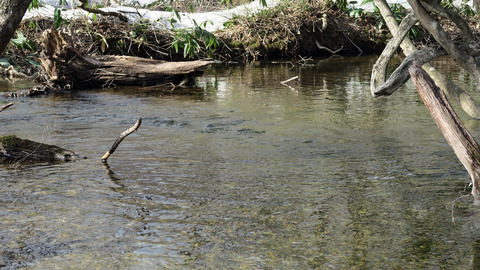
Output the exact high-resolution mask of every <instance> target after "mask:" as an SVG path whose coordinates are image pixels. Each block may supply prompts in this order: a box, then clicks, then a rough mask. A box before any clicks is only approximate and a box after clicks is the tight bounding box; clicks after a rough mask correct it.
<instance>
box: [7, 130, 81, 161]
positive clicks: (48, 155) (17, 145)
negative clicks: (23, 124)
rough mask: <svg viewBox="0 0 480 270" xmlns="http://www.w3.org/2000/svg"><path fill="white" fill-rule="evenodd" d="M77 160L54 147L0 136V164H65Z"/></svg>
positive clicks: (72, 155)
mask: <svg viewBox="0 0 480 270" xmlns="http://www.w3.org/2000/svg"><path fill="white" fill-rule="evenodd" d="M77 159H79V156H78V155H77V154H76V153H74V152H72V151H69V150H66V149H63V148H61V147H58V146H55V145H49V144H44V143H38V142H34V141H30V140H24V139H20V138H18V137H16V136H14V135H9V136H0V164H13V163H22V164H24V163H35V162H65V161H73V160H77Z"/></svg>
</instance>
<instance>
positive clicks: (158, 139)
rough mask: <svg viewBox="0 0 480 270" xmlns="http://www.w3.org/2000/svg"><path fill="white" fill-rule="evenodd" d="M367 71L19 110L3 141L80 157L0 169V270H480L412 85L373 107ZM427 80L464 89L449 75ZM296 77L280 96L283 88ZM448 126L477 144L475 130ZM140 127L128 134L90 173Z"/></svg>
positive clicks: (473, 230) (214, 76) (454, 175)
mask: <svg viewBox="0 0 480 270" xmlns="http://www.w3.org/2000/svg"><path fill="white" fill-rule="evenodd" d="M374 60H375V58H374V57H356V58H332V59H328V60H315V61H311V62H309V63H306V64H303V65H300V64H296V65H292V64H291V63H288V62H285V63H269V64H255V65H251V66H240V65H239V66H229V67H225V66H212V67H210V68H209V69H208V70H207V71H206V72H205V74H204V76H202V77H200V78H198V79H197V85H198V90H199V91H200V93H199V94H198V95H194V96H190V95H189V96H185V95H183V96H175V95H162V94H159V93H158V92H155V91H150V90H145V89H143V90H141V89H134V88H123V89H116V90H97V91H80V92H74V93H69V94H62V95H49V96H45V97H38V98H17V99H14V100H13V101H14V102H15V105H14V106H13V107H10V108H8V109H7V110H5V111H3V112H1V113H0V134H3V135H5V134H16V135H17V136H19V137H22V138H27V139H31V140H35V141H40V142H44V143H49V144H55V145H58V146H62V147H65V148H67V149H70V150H74V151H76V152H78V153H79V154H80V155H82V156H85V157H87V159H83V160H80V161H77V162H72V163H64V164H55V165H51V164H40V165H36V166H27V167H17V166H3V167H0V215H1V219H0V263H3V265H5V268H6V269H16V268H25V269H162V268H164V269H315V268H318V269H425V268H427V269H430V268H433V269H466V268H471V269H474V268H478V267H480V230H479V229H480V211H479V210H478V209H476V208H474V207H473V206H472V198H471V197H470V198H464V199H458V198H459V197H460V196H461V194H468V193H469V191H468V190H465V188H466V184H468V175H467V173H466V171H465V169H464V168H463V167H462V165H461V164H460V162H459V161H458V160H457V158H456V157H455V155H454V153H453V151H452V150H451V148H450V147H449V146H448V145H447V144H446V142H445V140H444V139H443V137H442V135H441V133H440V131H439V130H438V128H437V127H436V125H435V123H434V122H433V120H432V119H431V117H430V115H429V113H428V111H427V109H426V108H425V106H424V105H423V103H422V101H421V100H420V98H419V97H418V94H417V93H416V91H415V89H414V87H413V84H412V83H408V84H407V85H406V86H404V87H402V89H400V90H399V91H398V92H397V93H395V94H394V95H392V96H390V97H388V98H377V99H374V98H372V97H371V95H370V93H369V88H368V84H369V80H370V78H369V76H370V70H371V68H372V65H373V63H374ZM439 65H440V66H443V67H444V69H445V70H446V71H447V73H448V74H449V75H450V76H451V77H453V78H454V79H455V80H456V81H457V82H458V83H459V84H460V85H462V86H465V85H466V86H469V85H471V84H472V83H471V81H470V79H469V76H468V74H464V73H462V72H460V71H458V70H455V69H454V68H450V67H448V61H446V62H445V63H443V64H442V63H439ZM297 75H299V79H298V80H294V81H291V82H289V83H288V85H289V86H290V87H287V86H285V85H282V84H281V83H280V82H281V81H283V80H286V79H288V78H291V77H293V76H297ZM1 85H2V87H4V89H6V88H5V87H6V86H5V84H1ZM0 91H4V90H0ZM5 91H6V90H5ZM10 101H12V100H11V99H6V98H0V104H4V103H6V102H10ZM460 116H461V118H462V120H463V121H464V123H465V125H466V126H467V128H469V129H470V130H471V131H472V133H473V135H474V136H475V137H476V138H478V137H479V136H480V129H479V128H480V122H478V121H476V120H471V119H469V118H468V117H467V116H466V115H464V114H461V113H460ZM138 117H143V124H142V126H141V127H140V129H139V130H138V132H136V133H134V134H133V135H131V136H129V137H128V138H126V139H125V140H124V141H123V142H122V144H121V145H120V146H119V148H118V149H117V151H116V152H115V153H114V154H113V155H112V156H111V157H110V159H109V162H108V165H103V164H102V163H101V162H100V157H101V156H102V155H103V154H104V153H105V151H106V150H108V148H109V147H110V146H111V144H112V143H113V141H114V140H115V139H116V138H117V137H118V135H119V134H120V133H121V132H122V131H124V130H125V129H127V128H128V127H130V126H131V125H133V124H134V123H135V120H136V119H137V118H138ZM456 199H458V200H457V201H456V204H455V209H454V211H453V212H452V211H451V204H450V203H451V202H452V201H454V200H456ZM452 217H453V219H454V221H452Z"/></svg>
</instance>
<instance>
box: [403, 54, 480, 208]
mask: <svg viewBox="0 0 480 270" xmlns="http://www.w3.org/2000/svg"><path fill="white" fill-rule="evenodd" d="M409 71H410V75H411V76H412V79H413V81H414V83H415V86H416V87H417V91H418V93H419V94H420V97H421V98H422V100H423V102H424V103H425V106H427V108H428V110H429V111H430V114H431V115H432V117H433V119H434V120H435V123H437V125H438V127H439V129H440V130H441V131H442V134H443V136H444V137H445V139H446V140H447V142H448V144H449V145H450V146H451V147H452V149H453V151H454V152H455V154H456V155H457V157H458V159H459V160H460V162H462V164H463V166H465V168H466V169H467V171H468V174H469V175H470V178H471V180H472V183H473V189H472V194H473V197H474V198H475V202H476V204H478V203H479V202H480V146H479V145H478V143H477V142H476V141H475V139H474V138H473V137H472V135H470V133H469V132H468V130H467V129H466V128H465V126H464V125H463V124H462V122H461V121H460V119H459V118H458V116H457V114H456V113H455V111H454V110H453V108H452V106H451V105H450V103H449V102H448V100H447V97H446V96H445V94H444V92H443V91H441V90H440V88H438V87H437V86H436V85H435V82H434V81H433V79H432V78H431V77H430V76H428V74H427V73H426V72H425V71H424V70H423V69H422V67H421V66H420V65H419V64H417V63H414V64H413V65H412V66H411V67H410V69H409Z"/></svg>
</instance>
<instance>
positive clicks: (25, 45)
mask: <svg viewBox="0 0 480 270" xmlns="http://www.w3.org/2000/svg"><path fill="white" fill-rule="evenodd" d="M10 41H11V42H12V43H13V44H15V46H17V47H18V48H20V49H27V50H29V51H32V52H33V51H35V50H36V49H37V44H36V43H35V42H33V41H32V40H28V39H27V38H26V37H25V35H24V34H23V33H22V32H21V31H17V37H15V38H12V39H11V40H10Z"/></svg>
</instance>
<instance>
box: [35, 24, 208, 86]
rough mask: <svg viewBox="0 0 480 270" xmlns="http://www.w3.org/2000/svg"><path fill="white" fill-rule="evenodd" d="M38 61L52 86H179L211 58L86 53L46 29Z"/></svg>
mask: <svg viewBox="0 0 480 270" xmlns="http://www.w3.org/2000/svg"><path fill="white" fill-rule="evenodd" d="M42 43H43V51H42V53H41V54H40V58H39V60H40V63H41V65H42V67H43V68H44V69H45V71H46V75H47V78H48V81H49V83H50V84H51V87H52V88H53V89H58V88H60V89H73V88H75V89H79V88H80V89H83V88H97V87H115V86H129V85H136V86H152V85H163V84H173V85H183V84H188V83H190V82H192V81H193V80H192V78H193V77H194V76H197V75H200V74H201V73H202V72H203V68H204V67H206V66H207V65H209V64H211V63H213V60H211V59H205V60H196V61H182V62H166V61H163V60H154V59H148V58H141V57H134V56H115V55H109V56H87V55H84V54H82V53H80V50H78V49H77V48H75V47H74V44H75V43H74V40H73V37H72V36H70V35H68V34H66V33H64V32H58V31H57V30H56V29H48V30H46V31H45V32H44V33H43V40H42Z"/></svg>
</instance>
